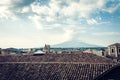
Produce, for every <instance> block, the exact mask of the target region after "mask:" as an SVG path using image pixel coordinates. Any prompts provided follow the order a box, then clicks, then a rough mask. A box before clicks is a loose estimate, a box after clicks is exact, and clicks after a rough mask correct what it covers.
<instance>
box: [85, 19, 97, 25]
mask: <svg viewBox="0 0 120 80" xmlns="http://www.w3.org/2000/svg"><path fill="white" fill-rule="evenodd" d="M87 23H88V24H89V25H94V24H98V22H97V21H96V20H95V19H89V20H87Z"/></svg>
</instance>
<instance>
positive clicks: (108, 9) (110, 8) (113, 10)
mask: <svg viewBox="0 0 120 80" xmlns="http://www.w3.org/2000/svg"><path fill="white" fill-rule="evenodd" d="M118 8H120V3H118V4H117V5H115V6H112V7H109V8H105V9H103V10H104V11H106V12H109V13H114V12H115V11H116V10H117V9H118Z"/></svg>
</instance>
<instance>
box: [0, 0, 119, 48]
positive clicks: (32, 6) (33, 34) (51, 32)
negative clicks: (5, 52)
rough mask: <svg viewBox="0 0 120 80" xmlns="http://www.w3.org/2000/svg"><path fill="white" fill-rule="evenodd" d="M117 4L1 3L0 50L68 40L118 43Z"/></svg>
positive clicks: (77, 0)
mask: <svg viewBox="0 0 120 80" xmlns="http://www.w3.org/2000/svg"><path fill="white" fill-rule="evenodd" d="M119 30H120V0H89V1H88V0H4V1H2V2H0V47H1V48H5V47H17V48H21V47H24V48H25V47H41V46H44V44H50V45H55V44H60V43H62V42H65V41H69V40H73V41H74V40H79V41H81V42H85V43H90V44H95V45H100V46H108V45H109V44H112V43H119V42H120V37H119V36H120V31H119Z"/></svg>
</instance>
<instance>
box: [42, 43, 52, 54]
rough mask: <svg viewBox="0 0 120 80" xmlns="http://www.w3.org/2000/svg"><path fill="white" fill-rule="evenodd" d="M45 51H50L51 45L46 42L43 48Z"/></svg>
mask: <svg viewBox="0 0 120 80" xmlns="http://www.w3.org/2000/svg"><path fill="white" fill-rule="evenodd" d="M43 51H44V52H45V53H50V45H46V44H45V47H44V48H43Z"/></svg>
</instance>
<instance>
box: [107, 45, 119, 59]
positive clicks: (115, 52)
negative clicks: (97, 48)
mask: <svg viewBox="0 0 120 80" xmlns="http://www.w3.org/2000/svg"><path fill="white" fill-rule="evenodd" d="M108 55H109V56H111V57H114V58H118V59H120V43H115V44H112V45H109V46H108Z"/></svg>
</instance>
